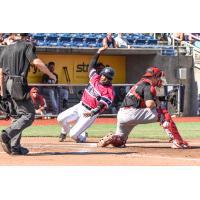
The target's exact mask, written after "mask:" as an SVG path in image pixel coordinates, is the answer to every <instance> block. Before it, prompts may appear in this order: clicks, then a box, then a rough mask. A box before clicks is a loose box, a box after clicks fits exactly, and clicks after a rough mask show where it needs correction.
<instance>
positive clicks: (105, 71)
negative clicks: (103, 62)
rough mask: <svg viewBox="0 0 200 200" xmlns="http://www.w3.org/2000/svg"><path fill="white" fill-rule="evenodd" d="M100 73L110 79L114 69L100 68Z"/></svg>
mask: <svg viewBox="0 0 200 200" xmlns="http://www.w3.org/2000/svg"><path fill="white" fill-rule="evenodd" d="M100 75H104V76H105V77H106V78H108V79H109V80H112V79H113V77H114V75H115V71H114V69H113V68H112V67H105V68H104V69H102V71H101V73H100Z"/></svg>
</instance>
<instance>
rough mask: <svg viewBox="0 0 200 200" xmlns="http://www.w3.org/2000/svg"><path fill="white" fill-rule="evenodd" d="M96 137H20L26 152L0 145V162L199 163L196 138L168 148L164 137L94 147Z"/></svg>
mask: <svg viewBox="0 0 200 200" xmlns="http://www.w3.org/2000/svg"><path fill="white" fill-rule="evenodd" d="M97 141H98V139H95V138H90V139H89V141H88V143H82V144H80V143H79V144H78V143H74V142H73V141H71V140H70V139H68V140H67V141H66V142H64V143H59V142H58V138H47V137H46V138H45V137H40V138H26V137H25V138H23V139H22V144H23V145H24V146H26V147H28V148H29V150H30V153H29V154H28V155H27V156H10V155H8V154H6V153H5V152H3V150H2V148H1V147H0V154H1V156H0V165H3V166H5V165H12V166H30V165H31V166H35V165H37V166H63V165H64V166H200V139H199V140H196V139H195V140H190V141H189V142H190V144H191V149H187V150H180V149H171V148H170V144H169V143H168V142H167V141H159V140H143V139H131V140H129V141H128V144H127V147H126V148H113V147H107V148H97V147H96V142H97Z"/></svg>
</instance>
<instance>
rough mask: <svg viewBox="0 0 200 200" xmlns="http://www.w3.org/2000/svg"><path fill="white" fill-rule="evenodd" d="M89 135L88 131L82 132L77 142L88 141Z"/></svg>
mask: <svg viewBox="0 0 200 200" xmlns="http://www.w3.org/2000/svg"><path fill="white" fill-rule="evenodd" d="M87 137H88V133H87V132H83V133H81V135H80V136H79V137H78V138H77V139H76V143H86V140H87Z"/></svg>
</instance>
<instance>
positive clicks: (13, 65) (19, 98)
mask: <svg viewBox="0 0 200 200" xmlns="http://www.w3.org/2000/svg"><path fill="white" fill-rule="evenodd" d="M27 36H28V34H27V33H20V34H19V39H18V40H17V41H15V43H13V44H11V45H9V46H6V47H4V49H3V50H2V52H1V55H0V88H1V97H2V99H4V101H6V102H7V103H10V102H11V103H12V113H8V114H10V116H11V117H12V119H13V120H12V124H11V125H10V126H9V127H8V128H6V129H5V130H2V134H1V137H0V142H1V144H2V147H3V149H4V151H5V152H6V153H8V154H10V155H26V154H28V152H29V150H28V149H27V148H24V147H22V146H21V144H20V140H21V134H22V131H23V130H24V129H25V128H27V127H28V126H30V125H31V124H32V123H33V121H34V118H35V110H34V106H33V103H32V100H31V98H30V95H29V87H28V84H27V74H28V70H29V67H30V64H34V65H35V66H36V67H37V68H38V69H39V70H40V71H42V72H43V73H45V74H47V75H49V76H50V78H52V79H53V80H54V81H56V77H55V75H53V74H52V73H51V72H50V71H49V70H48V68H47V67H46V66H45V64H44V63H43V62H42V61H41V60H40V59H39V58H37V55H36V48H35V47H34V46H33V44H32V43H30V42H27Z"/></svg>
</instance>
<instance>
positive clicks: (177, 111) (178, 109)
mask: <svg viewBox="0 0 200 200" xmlns="http://www.w3.org/2000/svg"><path fill="white" fill-rule="evenodd" d="M133 85H134V84H113V87H114V88H115V89H117V88H116V87H124V89H125V90H126V93H127V92H128V91H129V89H130V87H132V86H133ZM29 86H30V87H33V86H34V87H39V88H44V87H55V88H56V87H64V88H67V89H68V88H69V87H71V88H72V89H73V91H74V94H70V93H69V103H70V95H75V98H76V97H77V99H76V102H75V103H74V105H75V104H76V103H78V102H80V99H81V96H79V97H78V94H77V92H78V91H79V90H80V89H82V90H84V89H85V87H86V86H87V84H29ZM164 87H165V88H167V90H170V88H171V89H173V88H176V90H177V107H176V108H175V112H174V113H171V114H175V115H179V116H180V115H181V113H182V109H181V107H183V105H182V104H181V102H183V101H182V99H181V98H184V97H183V95H182V94H181V87H182V85H181V84H166V85H165V86H164ZM165 90H166V89H165ZM42 95H43V94H42ZM165 95H166V94H165ZM70 104H71V103H70ZM71 105H72V106H73V104H71ZM111 108H112V107H111ZM111 110H112V109H110V113H105V114H101V115H100V117H116V115H117V112H116V113H111ZM117 111H118V110H117ZM60 112H61V111H59V113H60ZM57 115H58V114H56V115H55V114H51V113H50V114H48V113H47V114H46V115H45V117H49V118H54V117H57ZM36 117H44V116H41V115H37V116H36Z"/></svg>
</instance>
